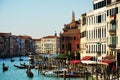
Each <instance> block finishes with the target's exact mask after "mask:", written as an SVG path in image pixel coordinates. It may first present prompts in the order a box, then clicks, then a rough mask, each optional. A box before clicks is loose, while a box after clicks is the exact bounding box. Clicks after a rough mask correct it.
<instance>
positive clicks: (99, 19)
mask: <svg viewBox="0 0 120 80" xmlns="http://www.w3.org/2000/svg"><path fill="white" fill-rule="evenodd" d="M98 23H101V15H99V16H98Z"/></svg>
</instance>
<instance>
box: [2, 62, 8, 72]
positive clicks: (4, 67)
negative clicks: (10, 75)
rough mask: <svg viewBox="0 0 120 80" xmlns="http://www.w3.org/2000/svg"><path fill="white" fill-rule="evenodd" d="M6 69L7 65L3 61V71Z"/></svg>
mask: <svg viewBox="0 0 120 80" xmlns="http://www.w3.org/2000/svg"><path fill="white" fill-rule="evenodd" d="M7 70H8V66H5V64H4V63H3V71H7Z"/></svg>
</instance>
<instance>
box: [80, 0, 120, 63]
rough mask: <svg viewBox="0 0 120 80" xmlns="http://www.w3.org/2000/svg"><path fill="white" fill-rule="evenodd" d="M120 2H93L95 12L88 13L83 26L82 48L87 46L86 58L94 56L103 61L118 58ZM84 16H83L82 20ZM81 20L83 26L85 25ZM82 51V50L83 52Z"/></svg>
mask: <svg viewBox="0 0 120 80" xmlns="http://www.w3.org/2000/svg"><path fill="white" fill-rule="evenodd" d="M119 14H120V0H93V11H91V12H88V13H86V15H85V19H86V24H85V25H81V28H80V29H81V34H84V33H83V32H84V31H85V36H86V37H84V38H83V37H82V38H81V40H84V39H86V40H85V42H84V43H83V41H81V42H82V43H81V46H83V44H84V45H85V47H83V48H85V49H84V52H83V53H84V54H83V53H81V54H82V55H83V57H84V56H86V55H87V56H93V57H95V60H96V58H97V60H99V61H101V60H102V59H104V58H105V57H108V56H111V55H112V56H113V57H115V56H116V54H115V53H116V49H117V50H118V51H119V49H120V44H119V41H120V39H119V38H120V35H119V30H120V29H119V25H120V22H119V21H120V19H119ZM82 18H83V16H81V19H82ZM83 23H84V22H82V20H81V24H83ZM81 51H82V50H81Z"/></svg>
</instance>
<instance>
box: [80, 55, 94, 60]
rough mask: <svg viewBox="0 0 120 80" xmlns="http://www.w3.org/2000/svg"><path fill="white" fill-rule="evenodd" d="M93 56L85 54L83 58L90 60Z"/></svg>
mask: <svg viewBox="0 0 120 80" xmlns="http://www.w3.org/2000/svg"><path fill="white" fill-rule="evenodd" d="M91 58H92V56H85V57H83V58H82V59H81V60H90V59H91Z"/></svg>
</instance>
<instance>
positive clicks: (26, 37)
mask: <svg viewBox="0 0 120 80" xmlns="http://www.w3.org/2000/svg"><path fill="white" fill-rule="evenodd" d="M18 37H21V38H24V39H29V38H31V36H18Z"/></svg>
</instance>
